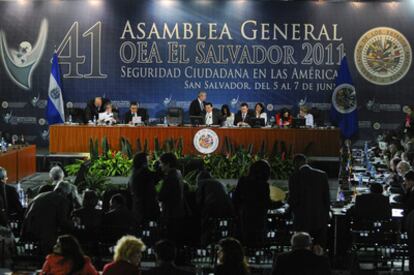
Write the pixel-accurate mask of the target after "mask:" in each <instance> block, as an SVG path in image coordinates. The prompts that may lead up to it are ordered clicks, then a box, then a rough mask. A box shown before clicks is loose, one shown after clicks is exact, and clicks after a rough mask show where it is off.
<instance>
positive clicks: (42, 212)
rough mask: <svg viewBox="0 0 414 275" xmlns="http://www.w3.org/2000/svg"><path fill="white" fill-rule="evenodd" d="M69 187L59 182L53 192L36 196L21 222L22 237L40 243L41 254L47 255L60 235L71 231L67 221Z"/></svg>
mask: <svg viewBox="0 0 414 275" xmlns="http://www.w3.org/2000/svg"><path fill="white" fill-rule="evenodd" d="M70 194H71V186H70V185H69V183H67V182H60V183H59V184H58V185H57V186H56V188H55V190H54V191H49V192H45V193H41V194H39V195H37V196H36V197H35V198H34V199H33V201H32V202H31V203H30V204H29V206H28V208H27V211H26V214H25V219H24V221H23V228H22V237H23V238H24V239H29V240H30V239H34V240H37V241H40V246H41V250H42V252H43V253H49V252H51V250H52V247H53V245H54V244H55V243H56V239H57V237H58V235H59V234H60V233H65V232H66V233H68V232H71V231H72V230H73V225H72V221H71V220H70V219H69V214H70V213H69V209H70V202H69V200H68V199H66V198H67V197H68V196H69V195H70Z"/></svg>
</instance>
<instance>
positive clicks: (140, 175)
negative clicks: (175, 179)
mask: <svg viewBox="0 0 414 275" xmlns="http://www.w3.org/2000/svg"><path fill="white" fill-rule="evenodd" d="M157 181H158V177H157V175H156V173H155V172H152V171H151V170H149V168H148V156H147V154H146V153H138V154H136V155H135V156H134V160H133V163H132V175H131V177H130V179H129V183H128V187H129V192H130V194H131V197H132V212H133V215H134V217H135V219H136V221H137V223H138V224H142V223H143V222H148V221H157V220H158V218H159V215H160V209H159V207H158V201H157V193H156V191H155V185H156V184H157Z"/></svg>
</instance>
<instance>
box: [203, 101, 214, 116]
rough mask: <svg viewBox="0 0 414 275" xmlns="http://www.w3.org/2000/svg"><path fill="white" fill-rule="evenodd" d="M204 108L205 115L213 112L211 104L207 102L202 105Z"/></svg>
mask: <svg viewBox="0 0 414 275" xmlns="http://www.w3.org/2000/svg"><path fill="white" fill-rule="evenodd" d="M204 108H205V110H206V112H207V113H211V112H213V103H211V102H207V103H206V104H204Z"/></svg>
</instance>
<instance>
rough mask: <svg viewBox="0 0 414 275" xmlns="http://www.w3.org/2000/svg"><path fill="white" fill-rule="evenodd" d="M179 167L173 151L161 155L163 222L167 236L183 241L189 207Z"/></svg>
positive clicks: (159, 196)
mask: <svg viewBox="0 0 414 275" xmlns="http://www.w3.org/2000/svg"><path fill="white" fill-rule="evenodd" d="M177 167H178V160H177V158H176V156H175V155H174V154H173V153H164V154H163V155H162V156H161V157H160V168H161V171H162V173H163V175H164V181H163V184H162V187H161V190H160V192H159V194H158V199H159V201H160V202H161V208H162V212H161V224H162V226H163V227H164V228H165V229H166V233H167V238H168V239H169V240H172V241H175V242H176V243H182V241H183V238H184V234H185V232H183V231H184V230H182V229H183V225H184V220H185V218H186V217H187V216H188V215H189V213H188V211H189V209H188V205H187V203H186V201H185V193H184V182H183V179H182V175H181V172H180V171H179V170H178V169H177Z"/></svg>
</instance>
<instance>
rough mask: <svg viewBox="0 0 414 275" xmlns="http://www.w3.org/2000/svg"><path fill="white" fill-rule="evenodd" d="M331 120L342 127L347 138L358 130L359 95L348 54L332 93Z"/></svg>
mask: <svg viewBox="0 0 414 275" xmlns="http://www.w3.org/2000/svg"><path fill="white" fill-rule="evenodd" d="M331 121H332V123H333V124H334V125H337V126H338V127H339V128H340V129H341V133H342V136H343V137H344V138H346V139H348V138H351V137H352V136H353V135H354V134H355V133H356V132H357V131H358V113H357V96H356V91H355V87H354V84H353V82H352V77H351V74H350V72H349V68H348V61H347V59H346V56H344V57H343V58H342V61H341V66H340V68H339V73H338V77H337V78H336V87H335V90H334V92H333V93H332V107H331Z"/></svg>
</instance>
